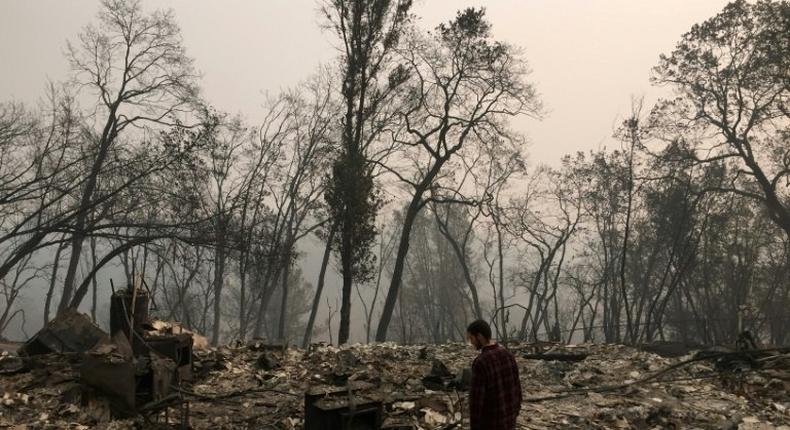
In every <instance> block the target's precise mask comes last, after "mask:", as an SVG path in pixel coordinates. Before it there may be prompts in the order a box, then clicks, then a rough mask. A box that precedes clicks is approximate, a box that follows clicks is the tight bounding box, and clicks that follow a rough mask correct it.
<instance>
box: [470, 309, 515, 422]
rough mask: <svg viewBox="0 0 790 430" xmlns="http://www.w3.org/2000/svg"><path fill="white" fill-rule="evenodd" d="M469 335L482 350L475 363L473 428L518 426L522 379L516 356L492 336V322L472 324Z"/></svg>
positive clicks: (472, 389) (475, 345)
mask: <svg viewBox="0 0 790 430" xmlns="http://www.w3.org/2000/svg"><path fill="white" fill-rule="evenodd" d="M466 337H467V339H468V340H469V343H471V344H472V346H474V347H475V349H476V350H478V351H480V354H479V355H478V356H477V358H475V361H474V363H472V384H471V388H470V390H469V412H470V414H469V416H470V420H469V421H470V427H471V430H513V429H515V428H516V417H517V416H518V413H519V411H520V410H521V381H520V380H519V379H518V365H517V364H516V358H515V357H514V356H513V354H512V353H511V352H510V351H508V350H507V349H505V348H504V347H502V346H501V345H499V344H497V343H496V342H495V341H493V340H491V326H489V325H488V323H487V322H485V321H483V320H477V321H475V322H473V323H472V324H469V327H468V328H467V329H466Z"/></svg>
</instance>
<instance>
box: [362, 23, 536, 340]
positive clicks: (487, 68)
mask: <svg viewBox="0 0 790 430" xmlns="http://www.w3.org/2000/svg"><path fill="white" fill-rule="evenodd" d="M401 56H402V58H403V60H402V61H403V62H404V63H405V64H407V66H406V73H407V74H408V75H409V76H410V77H411V79H410V81H409V84H408V89H407V91H404V92H403V100H402V103H403V105H404V107H403V108H401V109H402V112H401V114H400V124H401V127H400V129H399V130H398V131H397V132H396V133H395V136H394V138H395V140H396V141H397V142H398V143H399V144H400V146H401V147H402V148H403V152H404V158H407V159H408V160H410V161H411V163H412V165H413V166H416V172H415V173H414V177H413V178H408V177H406V176H404V175H403V174H402V173H401V172H398V169H395V168H390V169H389V170H390V172H391V173H392V174H394V175H396V176H397V177H398V178H399V179H401V181H402V182H404V183H405V184H406V185H407V187H408V189H409V190H410V191H411V196H410V201H409V203H408V205H407V207H406V210H405V213H404V217H403V227H402V229H401V237H400V240H399V243H398V252H397V254H396V259H395V266H394V269H393V274H392V279H391V282H390V287H389V290H388V292H387V298H386V301H385V303H384V308H383V310H382V315H381V319H380V320H379V326H378V329H377V331H376V340H377V341H379V342H383V341H385V340H386V338H387V329H388V327H389V324H390V320H391V317H392V313H393V311H394V309H395V304H396V302H397V300H398V295H399V290H400V287H401V281H402V277H403V270H404V265H405V262H406V256H407V253H408V250H409V236H410V234H411V228H412V226H413V224H414V222H415V220H416V219H417V215H418V214H419V212H420V210H421V209H422V208H423V207H424V206H425V205H426V204H428V203H430V202H431V201H435V200H437V199H438V200H443V199H445V198H446V197H448V196H446V195H445V196H442V189H443V187H441V186H439V185H438V182H439V179H440V178H441V177H442V176H443V175H447V174H448V172H447V170H448V166H449V168H450V170H452V167H453V166H452V163H451V162H450V161H451V160H453V159H456V158H463V154H464V150H469V149H471V148H469V147H474V146H490V147H497V146H500V147H502V148H504V147H507V146H508V145H512V144H514V142H515V143H518V142H519V139H518V137H517V136H514V135H513V134H512V133H510V131H509V130H508V128H507V124H506V122H507V119H508V118H510V117H513V116H516V115H520V114H533V115H536V114H537V113H538V112H539V110H540V106H539V103H538V101H537V96H536V94H535V91H534V89H533V88H532V86H531V85H529V84H528V83H526V82H525V76H526V74H527V69H526V66H525V64H524V62H523V60H522V59H521V57H520V56H519V54H518V52H517V50H516V49H514V48H512V47H511V46H508V45H506V44H504V43H500V42H496V41H493V40H492V39H491V25H490V24H489V23H488V22H487V21H486V20H485V18H484V11H483V10H482V9H480V10H476V9H466V10H464V11H462V12H459V13H458V15H457V16H456V18H455V19H454V20H453V21H451V22H450V23H449V24H443V25H440V26H439V27H438V28H437V29H436V31H435V32H434V33H432V34H431V35H430V36H429V37H420V36H419V35H415V37H414V38H413V40H410V43H409V45H408V46H405V47H403V48H402V49H401ZM465 148H466V149H465ZM507 152H508V151H503V152H502V153H507ZM445 187H446V186H445ZM450 197H452V196H450Z"/></svg>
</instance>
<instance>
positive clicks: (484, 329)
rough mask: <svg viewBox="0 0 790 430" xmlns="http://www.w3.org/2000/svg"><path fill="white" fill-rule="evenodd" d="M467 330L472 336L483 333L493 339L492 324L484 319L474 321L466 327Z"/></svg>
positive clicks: (486, 337) (487, 337)
mask: <svg viewBox="0 0 790 430" xmlns="http://www.w3.org/2000/svg"><path fill="white" fill-rule="evenodd" d="M466 332H467V333H469V334H471V335H472V336H476V335H478V334H479V335H482V336H483V337H484V338H485V339H486V340H491V326H490V325H488V323H487V322H485V321H483V320H477V321H473V322H472V324H469V327H467V328H466Z"/></svg>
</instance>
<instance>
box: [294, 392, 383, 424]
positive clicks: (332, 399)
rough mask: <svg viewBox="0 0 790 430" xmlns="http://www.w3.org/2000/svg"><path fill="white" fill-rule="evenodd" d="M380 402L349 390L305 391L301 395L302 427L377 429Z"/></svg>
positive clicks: (380, 408)
mask: <svg viewBox="0 0 790 430" xmlns="http://www.w3.org/2000/svg"><path fill="white" fill-rule="evenodd" d="M382 415H383V406H382V403H381V401H376V400H372V399H369V398H366V397H359V396H357V395H356V394H355V393H354V392H353V390H352V389H335V390H332V391H327V390H324V389H320V388H314V389H310V390H307V391H306V392H305V396H304V430H378V429H380V428H381V423H382Z"/></svg>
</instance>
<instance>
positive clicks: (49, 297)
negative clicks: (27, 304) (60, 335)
mask: <svg viewBox="0 0 790 430" xmlns="http://www.w3.org/2000/svg"><path fill="white" fill-rule="evenodd" d="M64 237H65V235H64ZM67 246H68V242H65V241H64V242H61V243H60V245H58V249H57V251H55V260H54V261H53V262H52V276H51V277H50V279H49V289H48V290H47V297H46V299H45V300H44V324H46V323H47V322H49V309H50V306H51V305H52V295H53V294H54V293H55V283H56V282H57V280H58V269H59V268H60V253H61V252H63V249H64V248H66V247H67Z"/></svg>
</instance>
